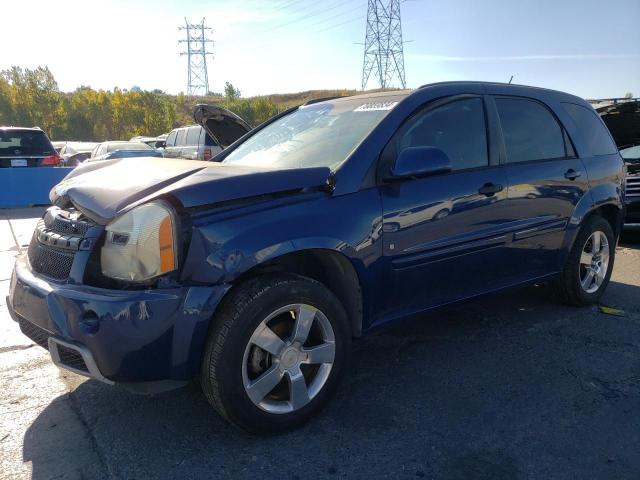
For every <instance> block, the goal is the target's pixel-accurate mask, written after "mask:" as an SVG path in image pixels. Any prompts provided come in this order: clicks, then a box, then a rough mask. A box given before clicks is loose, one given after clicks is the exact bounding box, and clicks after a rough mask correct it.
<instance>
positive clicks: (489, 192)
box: [478, 183, 504, 197]
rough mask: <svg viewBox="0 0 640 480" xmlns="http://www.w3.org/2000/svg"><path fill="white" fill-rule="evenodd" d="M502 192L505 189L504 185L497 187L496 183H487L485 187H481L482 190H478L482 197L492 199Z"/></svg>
mask: <svg viewBox="0 0 640 480" xmlns="http://www.w3.org/2000/svg"><path fill="white" fill-rule="evenodd" d="M502 190H504V187H503V186H502V185H496V184H495V183H485V184H484V185H483V186H481V187H480V189H479V190H478V193H479V194H480V195H485V196H487V197H491V196H493V195H495V194H496V193H498V192H501V191H502Z"/></svg>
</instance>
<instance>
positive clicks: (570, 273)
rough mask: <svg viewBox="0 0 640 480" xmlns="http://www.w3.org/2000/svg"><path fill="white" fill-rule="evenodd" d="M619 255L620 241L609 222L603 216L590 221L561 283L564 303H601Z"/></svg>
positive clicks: (574, 248)
mask: <svg viewBox="0 0 640 480" xmlns="http://www.w3.org/2000/svg"><path fill="white" fill-rule="evenodd" d="M615 254H616V237H615V235H614V233H613V229H612V228H611V225H610V224H609V222H607V221H606V220H605V219H604V218H602V217H600V216H599V215H592V216H590V217H588V218H587V219H586V220H585V223H584V224H583V226H582V227H581V228H580V232H579V233H578V235H577V237H576V240H575V242H574V244H573V248H572V249H571V252H570V253H569V257H568V258H567V262H566V263H565V266H564V269H563V271H562V273H561V275H560V278H559V279H558V287H559V291H560V296H561V298H562V300H564V301H565V302H566V303H568V304H570V305H587V304H590V303H595V302H597V301H598V300H599V299H600V297H602V295H603V293H604V291H605V289H606V288H607V285H608V284H609V279H610V278H611V273H612V272H613V263H614V259H615Z"/></svg>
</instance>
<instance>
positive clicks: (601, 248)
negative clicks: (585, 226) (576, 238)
mask: <svg viewBox="0 0 640 480" xmlns="http://www.w3.org/2000/svg"><path fill="white" fill-rule="evenodd" d="M609 256H610V250H609V241H608V240H607V236H606V235H605V234H604V232H601V231H600V230H596V231H595V232H593V233H592V234H591V236H590V237H589V238H588V239H587V242H586V243H585V245H584V247H583V248H582V254H581V255H580V266H579V269H580V285H581V286H582V289H583V290H584V291H585V292H587V293H594V292H596V291H597V290H598V289H599V288H600V285H602V283H603V282H604V279H605V278H606V276H607V272H608V269H609Z"/></svg>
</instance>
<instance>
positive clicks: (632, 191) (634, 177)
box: [625, 173, 640, 198]
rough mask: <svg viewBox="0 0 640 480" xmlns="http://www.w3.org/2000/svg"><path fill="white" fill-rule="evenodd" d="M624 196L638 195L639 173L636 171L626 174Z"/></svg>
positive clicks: (639, 188) (639, 194)
mask: <svg viewBox="0 0 640 480" xmlns="http://www.w3.org/2000/svg"><path fill="white" fill-rule="evenodd" d="M625 196H626V198H638V197H640V174H637V173H636V174H628V175H627V189H626V193H625Z"/></svg>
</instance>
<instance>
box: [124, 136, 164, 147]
mask: <svg viewBox="0 0 640 480" xmlns="http://www.w3.org/2000/svg"><path fill="white" fill-rule="evenodd" d="M166 139H167V135H165V134H162V135H158V136H157V137H144V136H137V137H132V138H131V139H130V140H129V141H130V142H142V143H146V144H147V145H149V146H150V147H151V148H156V145H157V144H158V142H164V141H165V140H166Z"/></svg>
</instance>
